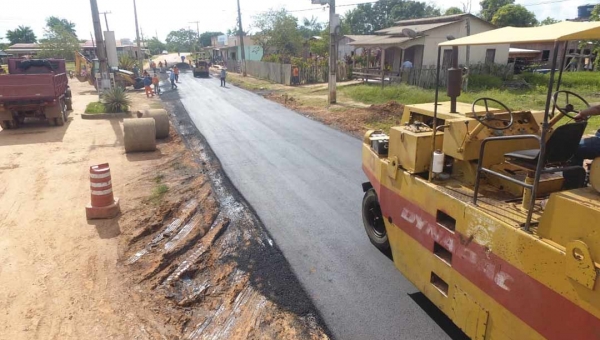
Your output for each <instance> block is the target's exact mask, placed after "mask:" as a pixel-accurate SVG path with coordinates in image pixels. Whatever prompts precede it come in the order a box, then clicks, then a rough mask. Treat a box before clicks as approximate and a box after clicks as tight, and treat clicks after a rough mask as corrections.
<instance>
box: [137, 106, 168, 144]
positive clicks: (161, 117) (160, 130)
mask: <svg viewBox="0 0 600 340" xmlns="http://www.w3.org/2000/svg"><path fill="white" fill-rule="evenodd" d="M137 116H138V118H153V119H154V121H155V122H156V138H158V139H162V138H167V137H169V128H170V122H169V114H168V113H167V111H166V110H163V109H151V110H140V111H138V113H137Z"/></svg>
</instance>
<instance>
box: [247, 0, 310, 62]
mask: <svg viewBox="0 0 600 340" xmlns="http://www.w3.org/2000/svg"><path fill="white" fill-rule="evenodd" d="M254 27H256V28H257V29H258V30H259V32H258V33H256V34H255V35H254V40H255V41H256V43H257V45H259V46H261V47H262V48H263V51H264V53H265V55H267V54H269V51H271V50H275V51H277V53H279V54H281V55H282V56H284V57H290V56H297V55H300V52H301V50H302V41H303V39H302V35H301V33H300V30H298V19H296V17H295V16H293V15H291V14H289V13H288V12H287V11H286V10H285V9H281V10H273V9H271V10H269V11H267V12H264V13H261V14H259V15H257V16H256V17H254Z"/></svg>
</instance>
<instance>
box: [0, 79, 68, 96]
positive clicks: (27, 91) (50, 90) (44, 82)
mask: <svg viewBox="0 0 600 340" xmlns="http://www.w3.org/2000/svg"><path fill="white" fill-rule="evenodd" d="M67 85H68V78H67V75H66V73H59V74H53V73H49V74H8V75H3V76H0V103H2V102H13V101H31V100H54V99H56V98H58V97H60V96H61V95H63V94H64V93H65V92H66V90H67Z"/></svg>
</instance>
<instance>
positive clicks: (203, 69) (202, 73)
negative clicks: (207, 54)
mask: <svg viewBox="0 0 600 340" xmlns="http://www.w3.org/2000/svg"><path fill="white" fill-rule="evenodd" d="M194 77H204V78H208V62H207V61H206V60H199V61H197V62H196V67H194Z"/></svg>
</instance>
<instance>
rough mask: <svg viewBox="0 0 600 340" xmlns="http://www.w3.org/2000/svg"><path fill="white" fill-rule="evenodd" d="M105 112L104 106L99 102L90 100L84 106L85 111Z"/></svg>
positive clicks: (93, 112)
mask: <svg viewBox="0 0 600 340" xmlns="http://www.w3.org/2000/svg"><path fill="white" fill-rule="evenodd" d="M105 112H106V108H105V107H104V104H102V103H101V102H91V103H89V104H88V105H87V106H86V107H85V113H91V114H98V113H105Z"/></svg>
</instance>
